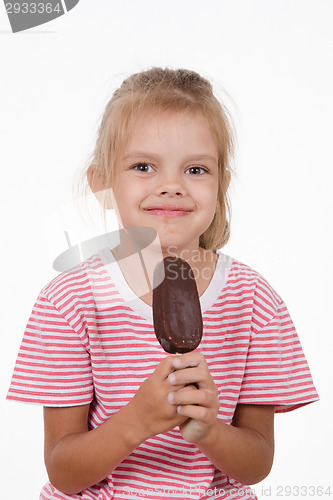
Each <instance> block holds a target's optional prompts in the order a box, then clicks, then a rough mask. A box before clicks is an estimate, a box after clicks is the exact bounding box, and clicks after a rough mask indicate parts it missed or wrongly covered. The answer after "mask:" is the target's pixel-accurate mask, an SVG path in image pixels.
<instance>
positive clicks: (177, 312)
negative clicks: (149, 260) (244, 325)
mask: <svg viewBox="0 0 333 500" xmlns="http://www.w3.org/2000/svg"><path fill="white" fill-rule="evenodd" d="M160 266H164V279H163V281H162V282H160V280H158V277H160V275H161V267H160ZM162 271H163V268H162ZM155 278H156V281H157V282H158V283H160V284H158V285H157V286H156V287H155V286H154V289H153V320H154V328H155V334H156V337H157V339H158V341H159V343H160V344H161V346H162V347H163V349H164V350H165V351H166V352H168V353H171V354H176V353H179V354H182V353H185V352H189V351H193V350H194V349H196V348H197V347H198V345H199V344H200V341H201V337H202V316H201V309H200V301H199V296H198V290H197V285H196V282H195V278H194V275H193V271H192V268H191V266H190V265H189V264H188V263H187V262H186V261H185V260H183V259H179V258H176V257H165V258H164V259H163V261H162V262H160V263H158V264H157V266H156V268H155V271H154V283H155Z"/></svg>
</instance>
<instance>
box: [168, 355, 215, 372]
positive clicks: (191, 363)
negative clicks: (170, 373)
mask: <svg viewBox="0 0 333 500" xmlns="http://www.w3.org/2000/svg"><path fill="white" fill-rule="evenodd" d="M206 364H207V363H206V360H205V358H204V356H203V355H202V354H201V353H200V352H188V353H186V354H182V355H178V356H173V358H172V365H173V367H174V368H175V370H182V369H184V368H193V367H195V366H199V365H202V366H203V365H206Z"/></svg>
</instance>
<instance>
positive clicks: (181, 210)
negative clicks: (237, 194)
mask: <svg viewBox="0 0 333 500" xmlns="http://www.w3.org/2000/svg"><path fill="white" fill-rule="evenodd" d="M116 168H117V171H116V176H115V183H114V185H113V193H114V196H115V200H116V203H117V209H118V212H119V215H120V218H121V221H122V224H123V226H124V227H126V226H149V227H153V228H154V229H155V230H156V231H157V233H158V235H159V239H160V244H161V247H162V250H163V252H166V253H168V249H169V252H172V253H176V252H179V251H181V250H183V249H186V250H197V249H198V248H199V236H200V235H201V234H202V233H203V232H204V231H205V230H206V229H207V228H208V227H209V225H210V223H211V221H212V219H213V217H214V214H215V211H216V208H217V192H218V144H217V140H216V139H215V137H214V136H213V134H212V132H211V129H210V127H209V124H208V122H207V120H206V119H205V118H204V117H203V116H201V115H200V114H194V113H189V112H172V111H168V112H164V113H151V114H147V115H143V116H140V117H138V118H137V119H136V120H135V121H134V124H133V125H132V127H131V128H130V133H129V136H128V140H127V143H126V144H125V147H124V150H123V152H122V154H121V155H120V160H119V164H118V165H117V167H116Z"/></svg>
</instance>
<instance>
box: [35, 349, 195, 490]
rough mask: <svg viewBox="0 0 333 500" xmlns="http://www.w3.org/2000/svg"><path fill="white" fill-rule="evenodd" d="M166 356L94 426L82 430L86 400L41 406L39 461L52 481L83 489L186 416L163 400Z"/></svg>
mask: <svg viewBox="0 0 333 500" xmlns="http://www.w3.org/2000/svg"><path fill="white" fill-rule="evenodd" d="M172 358H173V357H172V356H168V357H166V358H164V359H163V361H162V362H161V363H160V364H159V365H158V366H157V368H156V369H155V371H154V373H153V374H152V375H151V376H150V377H149V378H148V379H146V380H145V381H144V382H143V383H142V384H141V386H140V387H139V389H138V391H137V392H136V394H135V396H134V397H133V399H132V400H131V401H130V402H129V403H128V404H127V405H126V406H124V407H123V408H122V409H120V410H119V411H118V412H117V413H115V414H114V415H113V416H112V417H111V418H110V419H108V420H107V421H106V422H104V423H103V424H101V425H100V426H98V427H97V428H96V429H93V430H90V431H89V430H88V413H89V406H90V405H83V406H74V407H67V408H51V407H45V408H44V428H45V445H44V455H45V465H46V468H47V471H48V475H49V479H50V481H51V483H52V484H53V486H55V487H56V488H57V489H59V490H60V491H63V492H64V493H67V494H75V493H78V492H80V491H83V490H85V489H86V488H88V487H90V486H92V485H94V484H96V483H98V482H99V481H101V480H103V479H104V478H105V477H106V476H107V475H109V474H111V472H112V471H113V469H114V468H115V467H116V466H117V465H118V464H119V463H120V462H121V461H122V460H123V459H124V458H125V457H127V456H128V455H129V454H130V453H131V452H132V451H133V450H134V449H135V448H137V447H138V446H139V445H140V444H141V443H142V442H143V441H145V440H146V439H148V438H149V437H152V436H155V435H156V434H159V433H163V432H166V431H168V430H170V429H173V428H174V427H176V426H177V425H180V424H182V423H184V422H185V420H186V419H187V417H183V416H182V415H179V414H178V413H177V408H176V407H175V406H174V405H170V403H168V393H169V392H170V391H172V390H173V388H172V386H171V385H170V383H169V381H168V378H167V377H168V375H169V374H170V373H171V372H172V371H173V370H174V368H173V366H172ZM179 389H182V385H181V384H180V385H179ZM192 389H193V388H192ZM193 390H194V389H193ZM186 392H189V390H188V389H186Z"/></svg>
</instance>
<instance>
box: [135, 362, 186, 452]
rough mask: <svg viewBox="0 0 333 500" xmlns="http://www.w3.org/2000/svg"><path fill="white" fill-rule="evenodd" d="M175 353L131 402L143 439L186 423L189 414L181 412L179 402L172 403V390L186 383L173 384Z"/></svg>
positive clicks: (160, 365)
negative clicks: (171, 382)
mask: <svg viewBox="0 0 333 500" xmlns="http://www.w3.org/2000/svg"><path fill="white" fill-rule="evenodd" d="M174 358H175V356H167V357H166V358H164V359H163V360H162V361H161V362H160V364H159V365H157V367H156V369H155V371H154V372H153V373H152V374H151V375H150V377H148V378H147V379H146V380H145V381H144V382H142V384H141V385H140V387H139V389H138V390H137V392H136V394H135V395H134V397H133V399H132V400H131V401H130V402H129V403H128V405H127V411H129V412H130V418H131V420H132V421H133V422H135V428H136V432H137V433H138V436H139V439H140V442H143V441H145V440H146V439H148V438H150V437H152V436H156V434H161V433H163V432H167V431H169V430H171V429H173V428H174V427H177V426H179V425H182V424H183V423H184V422H185V421H186V420H187V416H186V415H181V414H180V413H178V412H177V406H175V405H173V404H170V403H169V393H170V392H173V391H177V390H182V389H183V388H184V386H185V383H182V382H180V383H176V384H172V385H171V384H170V382H169V380H168V376H169V375H170V374H171V373H172V372H173V371H174V369H175V368H174V366H173V360H174Z"/></svg>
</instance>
